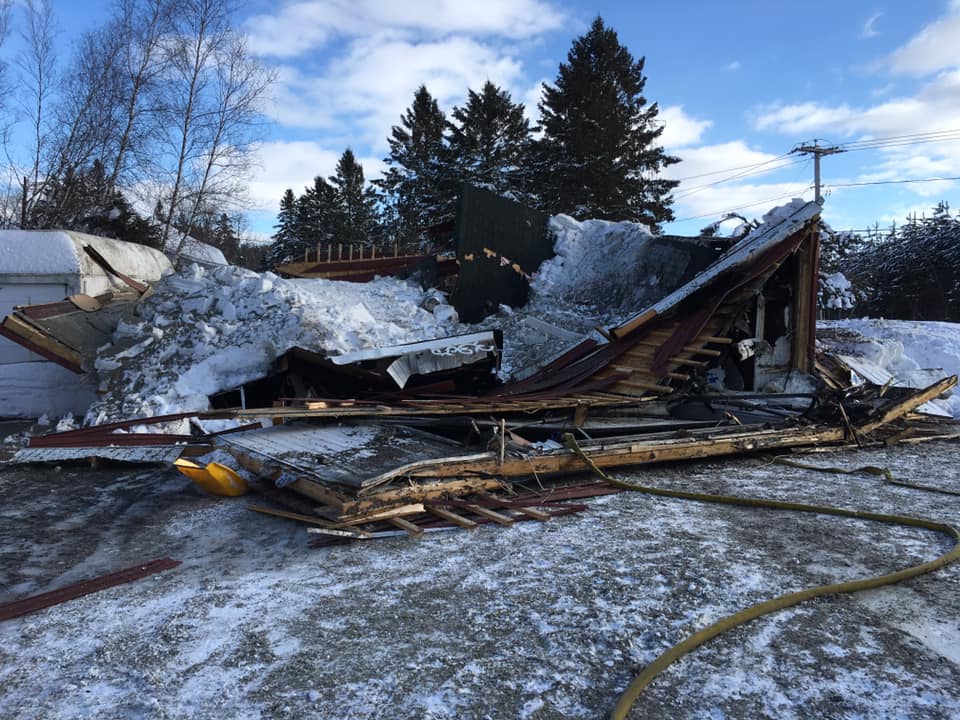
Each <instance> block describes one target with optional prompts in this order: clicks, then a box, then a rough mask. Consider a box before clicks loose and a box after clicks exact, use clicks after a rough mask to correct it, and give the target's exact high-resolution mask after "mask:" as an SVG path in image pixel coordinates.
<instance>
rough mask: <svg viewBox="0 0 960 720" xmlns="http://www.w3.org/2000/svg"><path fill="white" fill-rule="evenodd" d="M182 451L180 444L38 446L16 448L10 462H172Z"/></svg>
mask: <svg viewBox="0 0 960 720" xmlns="http://www.w3.org/2000/svg"><path fill="white" fill-rule="evenodd" d="M182 452H183V446H182V445H176V446H156V445H154V446H151V447H38V448H23V449H21V450H18V451H17V453H16V454H15V455H14V456H13V458H12V460H11V462H15V463H40V462H63V461H65V460H86V459H88V458H100V459H101V460H119V461H121V462H132V463H172V462H173V461H174V460H176V459H177V458H178V457H180V453H182Z"/></svg>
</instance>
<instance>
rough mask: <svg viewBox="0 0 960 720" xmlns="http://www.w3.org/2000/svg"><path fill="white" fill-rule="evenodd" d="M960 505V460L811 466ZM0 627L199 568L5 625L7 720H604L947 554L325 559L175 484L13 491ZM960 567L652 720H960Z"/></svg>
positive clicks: (769, 529)
mask: <svg viewBox="0 0 960 720" xmlns="http://www.w3.org/2000/svg"><path fill="white" fill-rule="evenodd" d="M805 461H806V462H811V463H820V464H824V465H836V464H843V465H847V466H850V467H856V466H860V465H868V464H869V465H886V466H888V467H890V468H891V469H892V470H893V472H894V473H895V475H897V476H898V477H899V478H902V479H909V480H914V481H918V482H923V483H925V484H929V485H934V486H938V487H942V488H950V489H953V490H960V462H958V461H960V445H958V444H957V443H936V444H928V445H918V446H903V447H899V448H894V449H888V450H872V451H860V452H852V451H848V452H842V453H831V454H824V455H813V456H809V457H807V458H806V459H805ZM617 475H618V477H621V478H623V479H626V480H631V481H635V482H643V483H646V484H651V485H658V486H663V487H672V488H681V489H695V490H700V491H707V492H717V493H729V494H738V495H754V496H762V497H767V498H776V499H787V500H794V501H799V502H810V503H821V504H824V503H825V504H832V505H838V506H841V507H848V508H855V509H864V510H873V511H879V512H897V513H902V514H908V515H916V516H924V517H930V518H935V519H939V520H945V521H948V522H960V518H958V517H957V515H958V510H960V497H957V496H949V495H943V494H935V493H930V492H922V491H917V490H910V489H906V488H902V487H897V486H892V485H889V484H885V483H884V482H883V481H882V479H879V478H877V477H876V476H873V475H866V474H864V475H853V476H841V475H831V474H824V473H819V472H813V471H809V470H802V469H796V468H788V467H783V466H778V465H770V464H768V463H767V462H766V461H764V460H763V459H760V458H746V459H738V460H730V461H724V462H710V463H699V464H693V465H675V466H669V467H657V468H652V469H649V470H644V471H634V472H621V473H617ZM0 496H2V497H3V500H4V502H3V503H2V506H0V588H2V590H0V602H4V601H8V600H13V599H18V598H21V597H25V596H28V595H32V594H34V593H39V592H44V591H48V590H51V589H55V588H58V587H62V586H63V585H66V584H69V583H73V582H77V581H79V580H82V579H86V578H90V577H93V576H96V575H99V574H103V573H107V572H111V571H114V570H117V569H120V568H124V567H128V566H131V565H134V564H137V563H140V562H144V561H147V560H150V559H153V558H158V557H165V556H170V557H173V558H177V559H179V560H182V561H183V564H182V565H181V566H179V567H178V568H175V569H173V570H169V571H166V572H163V573H160V574H158V575H154V576H151V577H148V578H146V579H143V580H139V581H136V582H133V583H130V584H127V585H122V586H119V587H115V588H111V589H108V590H105V591H102V592H99V593H96V594H93V595H88V596H86V597H83V598H80V599H77V600H74V601H71V602H68V603H65V604H62V605H59V606H56V607H53V608H50V609H48V610H44V611H40V612H37V613H34V614H32V615H28V616H25V617H22V618H17V619H14V620H10V621H6V622H3V623H0V716H2V717H3V718H89V717H97V718H187V717H189V718H200V719H203V718H210V719H213V718H217V719H218V720H219V719H220V718H277V717H291V718H324V719H334V718H344V719H346V718H384V719H386V718H391V719H392V718H433V719H439V718H598V717H604V716H606V715H607V714H608V713H609V712H610V711H611V710H612V708H613V706H614V704H615V703H616V701H617V698H618V697H619V695H620V693H621V692H622V691H623V690H624V689H625V687H626V685H627V684H628V683H629V681H630V680H631V679H632V678H633V676H634V675H635V674H636V673H637V672H638V671H639V670H640V669H641V668H642V667H643V666H644V665H645V664H646V663H649V662H650V661H651V660H652V659H654V658H655V657H656V656H657V655H658V654H659V653H660V652H662V651H663V650H665V649H666V648H667V647H669V646H670V645H672V644H673V643H675V642H678V641H679V640H682V639H683V638H684V637H686V636H687V635H689V634H690V633H692V632H695V631H696V630H698V629H701V628H703V627H705V626H706V625H708V624H710V623H711V622H713V621H715V620H717V619H719V618H720V617H722V616H724V615H727V614H730V613H733V612H736V611H737V610H739V609H741V608H742V607H744V606H746V605H749V604H751V603H754V602H757V601H760V600H764V599H767V598H769V597H773V596H775V595H778V594H781V593H784V592H788V591H793V590H799V589H802V588H804V587H808V586H810V585H814V584H820V583H825V582H834V581H840V580H847V579H854V578H858V577H864V576H867V575H872V574H881V573H884V572H888V571H890V570H893V569H899V568H902V567H905V566H908V565H911V564H914V563H917V562H922V561H924V560H928V559H931V558H933V557H936V556H937V555H940V554H941V553H943V552H946V551H947V550H948V549H949V547H950V546H951V543H950V540H949V539H947V538H946V537H943V536H941V535H938V534H936V533H933V532H929V531H926V530H920V529H913V528H901V527H899V526H889V525H880V524H877V523H870V522H866V521H858V520H848V519H842V518H835V517H827V516H821V515H806V514H799V513H789V512H782V511H768V510H747V509H739V508H732V507H726V506H720V505H712V504H706V503H696V502H689V501H682V500H673V499H667V498H655V497H651V496H647V495H641V494H636V493H624V494H620V495H614V496H608V497H604V498H597V499H594V500H590V501H587V502H588V503H589V505H590V509H589V510H588V511H586V512H584V513H581V514H579V515H573V516H569V517H564V518H555V519H553V520H551V521H550V522H547V523H536V522H529V523H521V524H518V525H517V526H515V527H513V528H509V529H503V528H499V527H489V526H485V527H481V528H478V529H476V530H473V531H463V530H457V531H453V532H449V533H434V534H430V535H427V536H425V537H424V538H422V539H419V540H410V539H405V538H397V539H386V540H377V541H371V542H366V543H357V544H353V545H349V546H340V547H331V548H326V549H316V550H314V549H310V548H308V547H307V541H308V536H307V535H306V533H305V531H304V529H303V527H302V526H300V525H298V524H296V523H292V522H288V521H284V520H280V519H274V518H267V517H263V516H260V515H257V514H254V513H251V512H248V511H247V510H246V509H245V504H246V501H245V500H244V499H215V498H211V497H206V496H204V495H203V494H202V493H201V492H200V491H199V490H196V489H194V488H193V486H192V485H190V483H189V481H187V480H186V479H185V478H183V477H182V476H180V475H178V474H177V473H175V472H173V471H172V470H169V469H143V468H133V469H131V468H108V469H101V470H95V471H94V470H88V469H84V468H78V467H72V468H63V469H59V470H58V469H54V468H50V467H36V468H4V469H0ZM958 589H960V566H951V567H948V568H946V569H944V570H941V571H939V572H937V573H934V574H931V575H926V576H922V577H920V578H917V579H914V580H911V581H908V582H905V583H902V584H900V585H897V586H893V587H888V588H881V589H878V590H874V591H869V592H865V593H859V594H856V595H844V596H833V597H829V598H827V599H823V600H819V601H814V602H811V603H808V604H805V605H801V606H799V607H796V608H793V609H790V610H787V611H784V612H781V613H778V614H776V615H772V616H768V617H765V618H762V619H760V620H757V621H755V622H752V623H750V624H749V625H747V626H745V627H742V628H739V629H736V630H734V631H733V632H731V633H729V634H727V635H724V636H721V637H719V638H717V639H715V640H713V641H711V642H710V643H708V644H707V645H706V646H704V647H702V648H700V649H698V650H696V651H695V652H694V653H692V654H691V655H689V656H687V657H686V658H684V659H682V660H681V661H679V662H678V663H676V664H675V665H673V666H672V667H670V668H669V669H668V670H667V671H666V672H665V673H663V674H662V675H661V676H660V677H658V678H657V679H656V680H655V681H654V683H653V684H652V686H651V687H650V688H649V689H648V690H647V691H646V692H645V693H644V694H643V695H642V696H641V698H640V700H639V701H638V703H637V705H636V706H635V709H634V712H633V715H632V716H633V717H636V718H678V719H684V718H704V717H708V718H726V717H729V718H811V717H816V718H893V717H896V718H956V717H960V620H958V618H960V593H958Z"/></svg>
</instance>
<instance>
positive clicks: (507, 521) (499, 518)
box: [467, 504, 513, 525]
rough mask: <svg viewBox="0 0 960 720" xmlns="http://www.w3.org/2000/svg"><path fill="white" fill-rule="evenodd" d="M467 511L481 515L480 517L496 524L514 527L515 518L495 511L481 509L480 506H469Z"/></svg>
mask: <svg viewBox="0 0 960 720" xmlns="http://www.w3.org/2000/svg"><path fill="white" fill-rule="evenodd" d="M467 509H468V510H469V511H470V512H472V513H473V514H474V515H479V516H480V517H485V518H487V520H493V521H494V522H495V523H499V524H500V525H513V518H512V517H510V516H508V515H503V514H502V513H498V512H496V511H495V510H491V509H490V508H485V507H481V506H480V505H473V504H470V505H467Z"/></svg>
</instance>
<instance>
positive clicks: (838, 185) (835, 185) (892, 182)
mask: <svg viewBox="0 0 960 720" xmlns="http://www.w3.org/2000/svg"><path fill="white" fill-rule="evenodd" d="M945 180H960V175H954V176H947V177H934V178H918V179H916V180H874V181H872V182H855V183H831V184H830V185H827V187H828V188H844V187H864V186H865V185H904V184H906V183H930V182H942V181H945Z"/></svg>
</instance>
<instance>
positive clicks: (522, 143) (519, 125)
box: [447, 80, 530, 199]
mask: <svg viewBox="0 0 960 720" xmlns="http://www.w3.org/2000/svg"><path fill="white" fill-rule="evenodd" d="M450 114H451V115H452V117H453V119H454V120H455V121H456V123H453V122H448V123H447V145H448V151H449V162H450V164H451V165H452V167H453V172H454V174H455V176H456V177H457V180H459V181H460V182H464V181H465V182H469V183H470V184H472V185H477V186H480V187H485V188H488V189H490V190H492V191H494V192H496V193H498V194H500V195H509V196H513V197H514V198H517V199H522V198H523V195H524V192H525V191H526V190H527V187H526V185H527V182H526V177H527V170H528V166H529V155H530V123H529V122H528V120H527V118H526V117H524V114H523V105H521V104H514V103H513V102H512V101H511V99H510V93H508V92H506V91H505V90H502V89H500V88H499V87H497V86H496V85H494V84H493V83H492V82H490V81H489V80H488V81H487V82H486V83H484V85H483V90H481V91H480V93H476V92H474V91H473V90H470V91H469V94H468V96H467V103H466V105H464V106H463V107H455V108H454V109H453V110H452V111H451V113H450Z"/></svg>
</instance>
